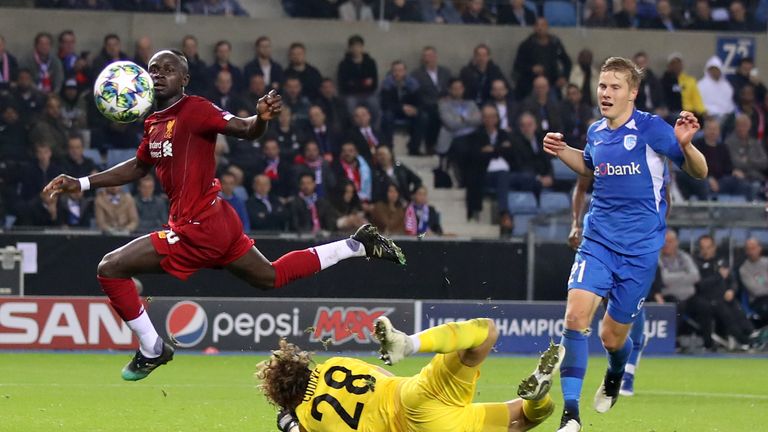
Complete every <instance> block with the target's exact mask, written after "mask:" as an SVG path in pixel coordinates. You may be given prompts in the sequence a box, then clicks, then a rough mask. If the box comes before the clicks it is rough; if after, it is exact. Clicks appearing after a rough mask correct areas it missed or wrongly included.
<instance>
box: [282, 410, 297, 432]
mask: <svg viewBox="0 0 768 432" xmlns="http://www.w3.org/2000/svg"><path fill="white" fill-rule="evenodd" d="M277 428H278V429H280V431H281V432H299V422H298V420H296V417H294V415H293V413H292V412H291V411H290V410H287V409H283V410H281V411H280V412H279V413H277Z"/></svg>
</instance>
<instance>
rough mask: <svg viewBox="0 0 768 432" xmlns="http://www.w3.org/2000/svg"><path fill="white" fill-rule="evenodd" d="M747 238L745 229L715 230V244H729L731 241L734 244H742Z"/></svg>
mask: <svg viewBox="0 0 768 432" xmlns="http://www.w3.org/2000/svg"><path fill="white" fill-rule="evenodd" d="M747 237H748V232H747V229H746V228H718V229H716V230H715V243H718V244H720V243H722V242H726V243H727V242H729V241H730V240H731V239H733V241H734V242H736V244H741V243H744V241H745V240H746V239H747Z"/></svg>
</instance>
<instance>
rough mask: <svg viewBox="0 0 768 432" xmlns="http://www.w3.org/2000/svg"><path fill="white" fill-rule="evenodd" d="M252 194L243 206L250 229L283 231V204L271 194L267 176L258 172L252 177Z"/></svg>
mask: <svg viewBox="0 0 768 432" xmlns="http://www.w3.org/2000/svg"><path fill="white" fill-rule="evenodd" d="M252 187H253V196H252V197H251V198H250V199H249V200H248V201H246V203H245V208H246V210H247V212H248V218H249V219H250V220H251V230H252V231H283V230H285V225H286V223H287V218H286V214H285V208H284V207H283V204H282V203H281V202H280V200H278V199H277V198H275V196H274V195H272V193H271V190H272V182H271V181H270V180H269V177H267V176H265V175H263V174H259V175H257V176H254V177H253V186H252Z"/></svg>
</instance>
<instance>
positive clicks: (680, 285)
mask: <svg viewBox="0 0 768 432" xmlns="http://www.w3.org/2000/svg"><path fill="white" fill-rule="evenodd" d="M696 246H697V247H696V252H695V256H692V255H691V254H689V253H688V252H686V251H684V250H681V249H680V248H679V242H678V239H677V234H676V233H675V231H674V230H671V229H670V230H668V231H667V235H666V238H665V242H664V247H663V248H662V250H661V256H660V258H659V269H660V281H659V282H660V283H659V284H658V287H657V289H655V290H654V293H653V295H652V297H653V299H654V300H655V301H656V302H658V303H661V304H663V303H674V304H676V305H677V311H678V313H677V316H678V325H677V328H678V333H680V334H686V333H691V332H693V333H695V334H698V335H699V336H700V337H701V339H702V341H703V346H704V349H706V350H709V351H717V350H718V349H727V350H737V351H747V350H750V349H751V348H752V347H754V346H755V344H756V343H757V339H758V337H759V333H760V331H755V329H760V328H761V327H764V326H765V325H766V324H768V308H766V306H767V305H768V282H767V281H768V258H766V257H763V256H762V246H761V245H760V242H759V241H758V240H757V239H755V238H749V239H747V240H746V242H745V244H744V252H745V255H746V256H745V258H744V259H743V261H742V262H741V263H740V264H738V265H733V264H732V263H729V262H728V260H727V259H726V258H725V257H724V256H721V255H720V254H719V253H718V250H717V244H716V243H715V240H714V238H713V237H711V236H709V235H703V236H701V237H699V239H698V241H697V244H696ZM689 348H690V347H689Z"/></svg>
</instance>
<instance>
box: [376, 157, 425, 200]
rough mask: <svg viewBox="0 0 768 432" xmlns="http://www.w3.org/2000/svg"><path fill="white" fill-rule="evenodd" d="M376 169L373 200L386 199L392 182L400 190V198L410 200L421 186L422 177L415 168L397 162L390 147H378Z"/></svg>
mask: <svg viewBox="0 0 768 432" xmlns="http://www.w3.org/2000/svg"><path fill="white" fill-rule="evenodd" d="M376 162H377V164H376V169H375V170H374V173H373V200H374V201H386V199H387V188H388V187H389V185H390V184H393V185H395V186H396V187H397V190H398V191H400V198H402V199H404V200H406V201H410V200H411V195H412V194H413V193H414V192H415V191H416V189H418V188H419V186H421V178H420V177H419V176H418V175H416V173H415V172H413V170H411V169H410V168H408V167H407V166H405V165H403V164H402V163H400V162H396V161H395V160H394V158H393V157H392V150H390V149H389V147H386V146H381V147H379V148H378V149H376Z"/></svg>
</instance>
